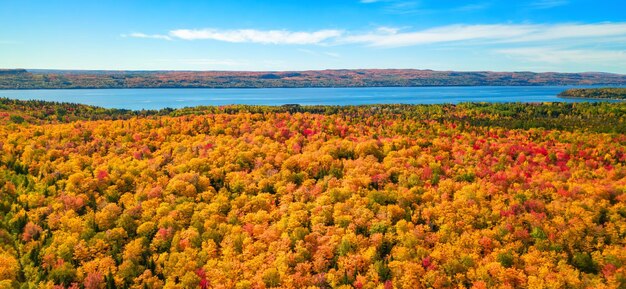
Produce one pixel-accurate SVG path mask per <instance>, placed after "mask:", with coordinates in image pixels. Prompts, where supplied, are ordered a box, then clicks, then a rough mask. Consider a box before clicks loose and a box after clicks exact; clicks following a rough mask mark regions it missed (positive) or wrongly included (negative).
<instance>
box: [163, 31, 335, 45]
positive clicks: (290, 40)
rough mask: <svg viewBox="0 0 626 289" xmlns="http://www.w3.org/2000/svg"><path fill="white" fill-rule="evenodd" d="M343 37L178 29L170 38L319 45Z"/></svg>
mask: <svg viewBox="0 0 626 289" xmlns="http://www.w3.org/2000/svg"><path fill="white" fill-rule="evenodd" d="M341 35H342V31H339V30H332V29H326V30H319V31H314V32H300V31H297V32H293V31H288V30H256V29H237V30H219V29H211V28H208V29H178V30H172V31H170V33H169V37H172V38H178V39H183V40H200V39H206V40H217V41H224V42H233V43H261V44H300V45H303V44H319V43H322V42H324V41H326V40H328V39H330V38H336V37H339V36H341Z"/></svg>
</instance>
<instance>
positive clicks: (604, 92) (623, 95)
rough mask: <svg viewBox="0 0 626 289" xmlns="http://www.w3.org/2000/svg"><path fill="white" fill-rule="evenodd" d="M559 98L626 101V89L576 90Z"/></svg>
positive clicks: (564, 92) (562, 93)
mask: <svg viewBox="0 0 626 289" xmlns="http://www.w3.org/2000/svg"><path fill="white" fill-rule="evenodd" d="M559 97H571V98H591V99H620V100H623V99H626V88H621V87H604V88H576V89H568V90H565V91H563V92H561V93H559Z"/></svg>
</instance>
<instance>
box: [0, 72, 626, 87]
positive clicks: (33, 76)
mask: <svg viewBox="0 0 626 289" xmlns="http://www.w3.org/2000/svg"><path fill="white" fill-rule="evenodd" d="M594 84H605V85H625V84H626V75H620V74H610V73H591V72H589V73H556V72H546V73H534V72H526V71H523V72H491V71H469V72H464V71H462V72H457V71H433V70H417V69H355V70H348V69H343V70H311V71H265V72H263V71H258V72H256V71H97V70H95V71H90V70H85V71H80V70H24V69H3V70H0V89H60V88H66V89H68V88H179V87H185V88H270V87H406V86H409V87H410V86H481V85H482V86H485V85H495V86H527V85H594Z"/></svg>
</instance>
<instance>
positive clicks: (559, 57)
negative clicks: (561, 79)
mask: <svg viewBox="0 0 626 289" xmlns="http://www.w3.org/2000/svg"><path fill="white" fill-rule="evenodd" d="M496 52H497V53H500V54H504V55H507V56H509V57H513V58H520V59H523V60H525V61H529V62H537V63H549V64H561V63H581V64H586V63H605V64H608V65H615V66H624V65H626V50H623V51H619V50H597V49H562V48H554V47H523V48H510V49H500V50H496Z"/></svg>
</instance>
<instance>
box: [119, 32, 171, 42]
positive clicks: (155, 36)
mask: <svg viewBox="0 0 626 289" xmlns="http://www.w3.org/2000/svg"><path fill="white" fill-rule="evenodd" d="M121 36H122V37H132V38H147V39H162V40H172V38H171V37H169V36H167V35H161V34H144V33H138V32H135V33H130V34H122V35H121Z"/></svg>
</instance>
